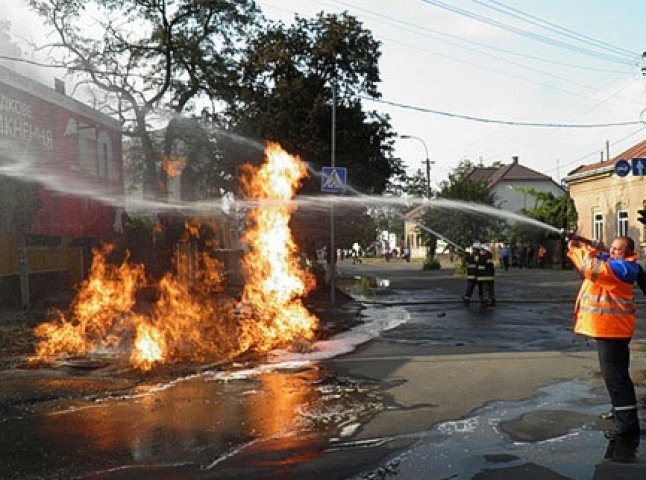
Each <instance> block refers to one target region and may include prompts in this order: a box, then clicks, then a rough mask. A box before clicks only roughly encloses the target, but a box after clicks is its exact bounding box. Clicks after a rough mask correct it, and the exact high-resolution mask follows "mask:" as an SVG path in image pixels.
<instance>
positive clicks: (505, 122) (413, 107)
mask: <svg viewBox="0 0 646 480" xmlns="http://www.w3.org/2000/svg"><path fill="white" fill-rule="evenodd" d="M358 97H359V98H361V99H364V100H369V101H371V102H376V103H382V104H385V105H390V106H393V107H398V108H404V109H407V110H415V111H417V112H422V113H432V114H435V115H442V116H445V117H451V118H459V119H462V120H471V121H474V122H481V123H495V124H499V125H512V126H517V127H543V128H605V127H621V126H626V125H643V124H644V122H643V121H642V120H637V121H626V122H615V123H579V124H576V123H539V122H519V121H515V120H500V119H493V118H483V117H475V116H472V115H464V114H460V113H453V112H446V111H442V110H436V109H432V108H425V107H419V106H417V105H406V104H403V103H398V102H392V101H388V100H383V99H380V98H373V97H368V96H365V95H358Z"/></svg>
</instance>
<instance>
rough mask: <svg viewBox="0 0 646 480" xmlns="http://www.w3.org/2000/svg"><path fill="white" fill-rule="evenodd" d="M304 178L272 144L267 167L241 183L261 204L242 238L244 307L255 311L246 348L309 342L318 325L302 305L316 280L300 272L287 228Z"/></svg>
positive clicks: (247, 325) (300, 167)
mask: <svg viewBox="0 0 646 480" xmlns="http://www.w3.org/2000/svg"><path fill="white" fill-rule="evenodd" d="M306 175H307V168H306V165H305V164H304V163H303V162H302V161H301V160H300V159H299V158H298V157H293V156H291V155H289V154H288V153H287V152H285V151H284V150H283V149H282V148H281V147H280V146H279V145H278V144H275V143H269V144H268V146H267V149H266V151H265V163H264V164H263V165H262V166H261V167H260V169H259V170H258V171H256V172H254V174H253V175H250V176H248V178H247V179H246V180H247V181H245V182H244V183H243V185H244V189H245V193H246V196H248V197H249V198H252V199H258V200H260V202H259V206H257V207H255V208H253V209H252V210H251V212H250V214H249V220H250V223H251V227H250V228H249V229H248V230H247V232H246V234H245V236H244V237H243V241H244V242H246V243H247V244H248V245H249V247H250V248H249V250H248V252H247V253H246V254H245V256H244V258H243V275H244V277H245V281H246V282H245V288H244V291H243V294H242V304H243V306H244V305H248V306H251V308H253V310H254V314H253V315H251V318H250V320H248V321H245V322H244V323H243V325H242V330H243V332H242V336H241V343H242V346H243V348H250V347H254V348H255V349H257V350H259V351H267V350H270V349H271V348H274V347H275V346H277V345H281V344H285V343H288V342H290V341H291V340H293V339H295V338H298V337H303V338H306V339H311V338H312V337H313V335H314V329H315V328H316V327H317V325H318V320H317V318H316V317H315V316H313V315H312V314H310V313H309V312H308V310H307V309H306V308H305V306H304V305H303V302H302V298H303V296H304V295H305V294H306V293H307V292H308V291H309V290H311V288H313V286H314V281H313V278H312V277H311V276H310V275H308V274H307V273H306V272H304V271H303V270H302V269H301V268H300V265H299V261H298V256H297V253H298V249H297V247H296V244H295V243H294V239H293V237H292V235H291V230H290V228H289V220H290V218H291V213H292V211H293V210H294V208H295V207H294V206H293V205H292V204H290V203H289V201H290V200H291V199H292V198H293V197H294V195H295V191H296V189H297V188H298V187H299V186H300V184H301V181H302V180H303V178H305V177H306ZM262 200H270V202H264V204H263V202H262Z"/></svg>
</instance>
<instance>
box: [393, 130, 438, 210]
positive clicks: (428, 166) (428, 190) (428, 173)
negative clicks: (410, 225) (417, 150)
mask: <svg viewBox="0 0 646 480" xmlns="http://www.w3.org/2000/svg"><path fill="white" fill-rule="evenodd" d="M399 138H403V139H406V140H408V139H413V140H418V141H420V142H422V145H423V146H424V153H425V154H426V198H430V197H431V164H435V162H431V159H430V158H429V156H428V147H427V146H426V142H425V141H424V139H422V138H421V137H417V136H415V135H400V136H399Z"/></svg>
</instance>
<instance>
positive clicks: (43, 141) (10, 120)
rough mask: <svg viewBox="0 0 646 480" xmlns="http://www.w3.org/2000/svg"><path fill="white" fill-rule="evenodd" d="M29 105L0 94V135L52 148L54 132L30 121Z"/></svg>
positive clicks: (48, 148) (47, 148)
mask: <svg viewBox="0 0 646 480" xmlns="http://www.w3.org/2000/svg"><path fill="white" fill-rule="evenodd" d="M31 117H32V111H31V105H29V104H27V103H25V102H22V101H20V100H17V99H15V98H11V97H8V96H6V95H0V137H6V138H12V139H16V140H20V141H22V142H26V143H35V144H38V145H41V146H42V147H43V148H44V149H46V150H52V149H53V148H54V134H53V133H52V131H51V130H50V129H48V128H44V127H41V126H39V125H34V124H33V123H32V122H31Z"/></svg>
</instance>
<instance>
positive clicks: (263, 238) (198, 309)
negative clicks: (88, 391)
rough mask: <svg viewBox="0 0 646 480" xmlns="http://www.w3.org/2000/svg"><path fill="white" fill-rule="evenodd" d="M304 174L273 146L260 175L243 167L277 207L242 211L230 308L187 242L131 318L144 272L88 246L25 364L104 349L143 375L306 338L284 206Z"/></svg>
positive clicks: (311, 321) (309, 281) (311, 322)
mask: <svg viewBox="0 0 646 480" xmlns="http://www.w3.org/2000/svg"><path fill="white" fill-rule="evenodd" d="M305 175H306V168H305V164H304V163H303V162H302V161H301V160H300V159H298V158H297V157H292V156H290V155H289V154H287V153H286V152H285V151H284V150H282V149H281V148H280V146H278V145H277V144H269V145H268V147H267V151H266V161H265V163H264V164H263V165H262V166H261V167H260V168H259V169H258V170H254V169H252V168H248V169H247V177H246V178H245V179H244V186H245V190H246V192H247V194H248V195H249V196H250V197H251V198H255V199H258V200H263V199H269V200H277V201H278V203H276V202H273V203H272V204H271V205H269V206H266V205H264V206H263V205H262V204H260V205H259V206H258V207H256V208H254V209H252V210H251V212H250V214H249V218H250V223H251V228H250V229H249V230H248V231H247V233H246V235H245V236H244V240H245V241H246V242H247V243H248V244H249V246H250V249H249V252H248V253H247V254H246V255H245V256H244V258H243V274H244V277H245V279H246V284H245V286H244V290H243V293H242V297H241V301H240V302H239V303H238V304H237V305H236V304H235V302H234V301H233V300H232V299H230V298H227V297H224V296H223V288H222V276H221V273H220V272H221V271H222V268H221V265H220V263H219V262H218V261H217V260H216V259H214V258H212V257H211V256H210V255H209V254H208V253H207V252H198V251H197V248H196V247H195V246H191V245H188V246H186V245H185V246H186V248H183V249H182V248H178V249H177V256H176V258H175V264H176V267H177V272H176V273H167V274H166V275H165V276H164V277H163V278H162V279H161V280H160V282H159V284H158V285H155V287H156V292H157V293H158V298H157V300H156V301H155V303H154V304H153V305H149V306H148V307H147V308H146V309H145V310H147V312H148V313H147V314H143V313H136V312H135V307H136V303H137V293H138V292H139V291H141V290H142V289H143V288H144V287H147V285H146V278H145V274H144V268H143V266H142V265H131V264H130V263H129V262H128V257H126V259H125V260H124V261H123V262H122V263H121V264H120V265H113V264H110V263H109V262H107V261H106V256H107V255H108V254H109V253H111V251H112V247H111V246H104V247H102V248H101V249H95V250H94V252H93V253H94V258H93V261H92V267H91V269H90V276H89V278H88V279H87V280H86V281H84V282H83V283H82V284H81V285H80V288H79V291H78V294H77V297H76V299H75V300H74V302H73V303H72V306H71V308H70V313H69V314H68V315H67V316H66V315H65V314H63V313H61V312H58V313H57V318H56V319H54V320H52V321H50V322H46V323H43V324H41V325H39V326H38V327H36V329H35V334H36V336H37V337H38V338H39V339H40V342H39V343H38V345H37V346H36V349H35V353H34V355H33V356H32V357H31V358H30V359H29V361H30V362H33V363H51V362H53V361H54V360H56V359H60V358H66V357H70V356H80V357H86V356H90V355H92V354H96V353H100V352H102V351H104V350H108V351H111V352H116V353H119V352H128V354H129V356H128V361H129V362H130V364H131V365H132V366H134V367H135V368H139V369H141V370H144V371H146V370H150V369H151V368H153V367H154V366H155V365H157V364H160V363H172V362H180V361H198V362H204V361H214V360H218V361H219V360H226V359H230V358H233V357H235V356H237V355H239V354H240V353H242V352H244V351H246V350H249V349H255V350H256V351H259V352H266V351H268V350H270V349H271V348H274V347H277V346H282V345H285V344H286V343H288V342H290V341H292V340H294V339H297V338H304V339H311V338H313V336H314V330H315V328H316V327H317V324H318V320H317V318H316V317H314V316H313V315H311V314H310V313H309V312H308V311H307V309H306V308H305V306H304V305H303V303H302V297H303V296H304V295H305V294H306V293H307V292H308V291H309V289H311V288H313V286H314V280H313V277H311V276H310V275H308V274H306V273H305V272H304V271H303V270H301V268H300V264H299V262H298V257H297V255H296V253H297V248H296V245H295V244H294V240H293V238H292V236H291V232H290V230H289V226H288V223H289V220H290V215H291V213H292V211H293V210H294V207H293V206H290V205H289V204H288V202H289V200H291V199H292V198H293V196H294V192H295V190H296V189H297V188H298V186H299V185H300V182H301V180H302V179H303V178H304V177H305ZM281 202H282V203H281ZM186 230H187V232H186V234H187V236H188V237H191V236H195V235H197V234H198V233H199V226H198V225H197V224H196V222H195V221H191V222H187V223H186ZM188 237H187V238H188ZM180 270H182V272H180ZM189 270H190V272H189V273H188V274H187V273H186V272H187V271H189ZM141 310H143V309H141ZM240 312H247V313H245V314H243V315H241V314H240Z"/></svg>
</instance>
